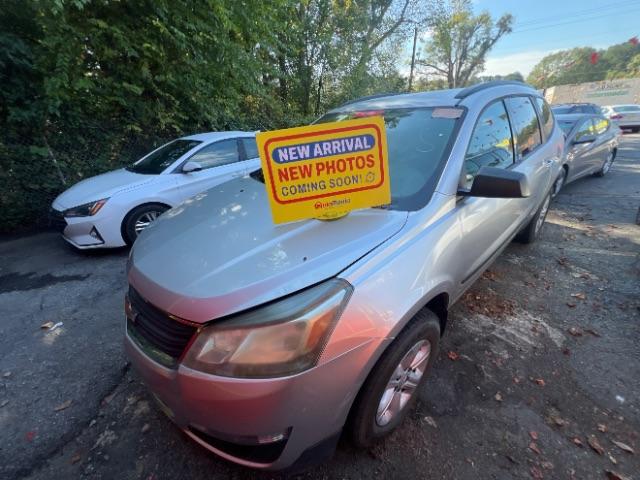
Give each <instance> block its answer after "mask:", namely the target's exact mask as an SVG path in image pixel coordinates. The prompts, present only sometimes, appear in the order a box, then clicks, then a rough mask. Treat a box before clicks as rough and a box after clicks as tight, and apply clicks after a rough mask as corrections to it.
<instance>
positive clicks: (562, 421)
mask: <svg viewBox="0 0 640 480" xmlns="http://www.w3.org/2000/svg"><path fill="white" fill-rule="evenodd" d="M551 420H553V423H555V424H556V425H557V426H559V427H564V426H565V425H566V424H567V423H569V422H567V421H566V420H565V419H564V418H560V417H558V416H552V417H551Z"/></svg>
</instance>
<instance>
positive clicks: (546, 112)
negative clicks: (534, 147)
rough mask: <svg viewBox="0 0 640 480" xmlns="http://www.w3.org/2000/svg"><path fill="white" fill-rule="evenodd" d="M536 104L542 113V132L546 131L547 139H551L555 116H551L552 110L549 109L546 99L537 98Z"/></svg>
mask: <svg viewBox="0 0 640 480" xmlns="http://www.w3.org/2000/svg"><path fill="white" fill-rule="evenodd" d="M536 103H537V104H538V110H539V111H540V123H541V124H542V130H544V136H545V138H549V137H550V136H551V132H553V115H551V109H550V108H549V104H548V103H547V102H545V101H544V98H540V97H536Z"/></svg>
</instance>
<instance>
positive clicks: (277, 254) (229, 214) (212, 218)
mask: <svg viewBox="0 0 640 480" xmlns="http://www.w3.org/2000/svg"><path fill="white" fill-rule="evenodd" d="M406 219H407V213H406V212H398V211H391V210H381V209H368V210H361V211H357V212H352V213H350V214H349V215H348V216H347V217H344V218H341V219H339V220H334V221H319V220H305V221H301V222H296V223H288V224H283V225H275V224H274V223H273V221H272V219H271V212H270V210H269V204H268V200H267V194H266V190H265V186H264V184H262V183H260V182H258V181H257V180H254V179H253V178H251V177H245V178H242V179H238V180H233V181H231V182H228V183H225V184H223V185H220V186H218V187H215V188H213V189H211V190H208V191H207V192H204V193H201V194H199V195H197V196H196V197H194V198H192V199H190V200H187V201H186V202H185V203H184V204H182V205H180V206H178V207H176V208H173V209H172V210H169V211H168V212H166V213H165V214H164V215H163V216H162V217H160V218H159V219H158V220H157V221H156V222H155V223H154V224H153V225H152V226H151V227H150V228H148V229H147V230H145V231H144V232H143V233H142V234H141V236H140V237H138V239H137V240H136V242H135V245H134V246H133V249H132V251H131V258H130V263H129V282H130V283H131V285H132V286H133V287H134V288H135V289H137V290H138V292H139V293H140V294H141V295H142V296H143V297H145V298H146V299H147V300H149V301H150V302H151V303H152V304H154V305H155V306H157V307H159V308H161V309H162V310H164V311H166V312H169V313H171V314H173V315H176V316H178V317H181V318H184V319H187V320H191V321H194V322H199V323H201V322H206V321H208V320H211V319H215V318H219V317H222V316H224V315H228V314H230V313H234V312H238V311H241V310H244V309H247V308H250V307H253V306H255V305H259V304H262V303H265V302H268V301H270V300H274V299H276V298H279V297H282V296H283V295H287V294H289V293H292V292H295V291H297V290H300V289H302V288H304V287H307V286H309V285H313V284H315V283H317V282H320V281H322V280H325V279H327V278H330V277H332V276H335V275H336V274H338V273H339V272H341V271H342V270H344V269H345V268H346V267H347V266H349V265H350V264H352V263H353V262H355V261H356V260H358V259H359V258H360V257H362V256H363V255H365V254H367V253H368V252H369V251H371V250H372V249H373V248H375V247H376V246H378V245H380V244H381V243H382V242H384V241H385V240H387V239H388V238H389V237H391V236H392V235H394V234H395V233H397V232H398V231H400V229H401V228H402V227H403V225H404V224H405V222H406Z"/></svg>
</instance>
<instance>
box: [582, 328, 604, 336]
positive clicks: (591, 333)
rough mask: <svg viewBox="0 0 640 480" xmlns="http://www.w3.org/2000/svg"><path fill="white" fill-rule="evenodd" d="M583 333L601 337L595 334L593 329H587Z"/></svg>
mask: <svg viewBox="0 0 640 480" xmlns="http://www.w3.org/2000/svg"><path fill="white" fill-rule="evenodd" d="M585 332H587V333H588V334H590V335H593V336H594V337H601V336H602V335H600V334H599V333H598V332H596V331H595V330H594V329H592V328H587V329H586V330H585Z"/></svg>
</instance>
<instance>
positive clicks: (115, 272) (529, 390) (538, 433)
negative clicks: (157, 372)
mask: <svg viewBox="0 0 640 480" xmlns="http://www.w3.org/2000/svg"><path fill="white" fill-rule="evenodd" d="M639 207H640V135H626V136H625V137H624V139H623V143H622V145H621V148H620V152H619V154H618V158H617V160H616V162H615V163H614V165H613V168H612V170H611V172H610V173H609V174H608V175H607V176H606V177H604V178H596V177H589V178H585V179H582V180H578V181H577V182H575V183H573V184H571V185H569V186H567V187H566V188H565V189H564V190H563V192H562V193H561V194H560V195H559V197H558V198H557V199H556V201H555V202H554V204H553V206H552V210H551V212H550V213H549V216H548V219H547V224H546V225H545V227H544V230H543V233H542V238H541V239H539V241H538V242H537V243H536V244H534V245H531V246H523V245H517V244H513V245H511V246H509V247H508V249H507V250H506V251H505V253H503V254H502V255H501V256H500V257H499V259H498V260H497V261H496V263H495V264H494V265H493V266H492V267H491V268H490V269H489V270H488V271H487V272H486V273H485V274H484V275H483V277H482V279H481V280H479V281H478V282H477V283H476V284H475V285H474V286H473V287H472V289H471V291H469V293H467V294H466V295H465V297H464V298H463V299H462V300H461V301H460V302H459V303H458V304H457V305H456V306H455V307H454V308H453V310H452V318H451V321H450V322H449V325H450V326H449V328H448V330H447V332H446V334H445V337H444V338H443V344H442V346H441V352H440V358H439V359H438V361H437V362H436V365H435V368H434V370H433V372H432V375H431V377H430V378H429V380H428V382H427V383H426V385H425V386H424V388H423V389H422V391H421V392H420V399H419V402H418V405H417V408H416V409H415V411H414V412H413V413H412V414H411V415H410V417H409V418H408V419H407V421H406V422H405V423H404V424H403V425H402V427H401V428H400V429H399V430H398V431H397V432H396V433H394V434H393V435H392V436H391V437H390V438H389V439H387V440H386V441H384V442H382V443H380V444H379V445H377V446H375V447H374V448H372V449H370V450H357V449H354V448H353V447H351V446H350V445H349V443H348V442H347V441H341V442H340V445H339V447H338V449H337V451H336V454H335V455H334V457H333V459H331V460H329V461H328V462H326V463H325V464H323V465H321V466H319V467H317V468H314V469H312V470H310V471H307V472H305V473H303V474H301V475H300V477H301V478H308V479H316V478H353V479H356V478H370V477H373V476H376V477H382V478H431V479H448V480H449V479H477V478H481V479H485V478H486V479H512V478H513V479H517V478H534V479H541V478H549V479H564V478H566V479H580V480H582V479H606V478H616V477H608V476H607V475H613V473H609V474H608V473H607V472H616V474H619V475H626V478H632V479H639V478H640V323H639V320H640V227H639V226H638V225H637V221H640V219H639V218H638V216H639V213H640V212H639ZM127 254H128V251H127V250H126V249H122V250H116V251H106V252H93V253H82V252H78V251H75V250H73V249H72V248H71V247H69V246H68V245H66V243H65V242H64V241H63V240H62V239H61V238H60V237H59V236H58V235H57V234H55V233H42V234H38V235H32V236H28V237H21V238H13V239H9V240H5V241H2V242H0V478H30V479H48V478H118V479H147V480H156V479H157V480H161V479H172V480H173V479H180V478H185V479H186V478H189V479H192V478H193V479H204V478H207V479H217V478H220V479H221V478H242V479H244V478H247V479H250V478H272V477H277V475H274V474H262V473H259V472H254V471H251V470H248V469H245V468H241V467H237V466H235V465H232V464H230V463H227V462H225V461H223V460H220V459H218V458H216V457H215V456H213V455H211V454H210V453H208V452H207V451H205V450H204V449H203V448H201V447H199V446H197V445H195V444H194V443H193V442H191V441H189V440H188V439H187V438H186V437H185V436H184V435H183V434H182V433H181V432H179V431H178V430H177V429H176V428H175V427H174V426H173V425H172V424H171V422H170V421H169V420H168V419H167V418H165V417H164V415H163V414H162V413H161V412H160V411H159V410H158V408H157V407H156V406H155V405H154V403H153V401H152V399H151V397H150V395H149V393H148V391H147V390H146V389H145V388H144V386H143V385H142V384H141V383H140V381H139V379H138V377H137V375H136V374H135V372H133V371H131V369H130V368H129V364H128V362H127V360H126V358H125V356H124V354H123V348H122V339H123V334H124V323H123V313H122V312H123V308H122V304H123V296H124V293H125V290H126V280H125V273H124V270H125V263H126V258H127ZM43 325H44V326H47V327H49V328H43ZM614 442H617V443H614ZM621 445H622V446H621ZM625 447H629V450H631V452H630V451H627V449H625ZM620 478H625V477H624V476H622V477H620Z"/></svg>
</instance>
